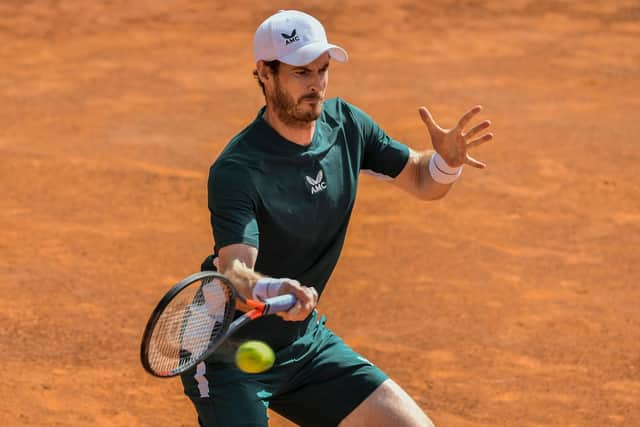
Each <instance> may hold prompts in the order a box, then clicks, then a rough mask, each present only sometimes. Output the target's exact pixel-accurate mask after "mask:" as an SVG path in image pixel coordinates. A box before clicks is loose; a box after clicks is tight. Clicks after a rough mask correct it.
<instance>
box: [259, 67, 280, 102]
mask: <svg viewBox="0 0 640 427" xmlns="http://www.w3.org/2000/svg"><path fill="white" fill-rule="evenodd" d="M264 65H266V66H267V67H269V69H270V70H271V72H272V73H273V74H278V70H280V61H278V60H277V59H275V60H273V61H264ZM253 77H254V78H255V79H256V80H257V81H258V84H259V85H260V88H261V89H262V94H263V95H266V93H265V91H264V83H262V82H261V81H260V77H258V70H257V69H255V70H253Z"/></svg>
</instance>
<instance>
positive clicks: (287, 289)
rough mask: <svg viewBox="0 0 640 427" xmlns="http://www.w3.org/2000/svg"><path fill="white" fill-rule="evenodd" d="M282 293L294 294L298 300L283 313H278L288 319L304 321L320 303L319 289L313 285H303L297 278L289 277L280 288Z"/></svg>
mask: <svg viewBox="0 0 640 427" xmlns="http://www.w3.org/2000/svg"><path fill="white" fill-rule="evenodd" d="M279 294H280V295H284V294H293V295H295V297H296V298H297V299H298V302H296V304H295V305H294V306H293V307H291V308H290V309H289V311H285V312H282V313H278V316H280V317H281V318H282V319H284V320H287V321H298V322H299V321H302V320H304V319H306V318H307V317H308V316H309V315H310V314H311V312H312V311H313V310H314V309H315V308H316V305H317V304H318V291H316V289H315V288H314V287H312V286H303V285H301V284H300V282H298V281H297V280H293V279H287V281H286V282H284V283H283V284H282V287H281V288H280V292H279Z"/></svg>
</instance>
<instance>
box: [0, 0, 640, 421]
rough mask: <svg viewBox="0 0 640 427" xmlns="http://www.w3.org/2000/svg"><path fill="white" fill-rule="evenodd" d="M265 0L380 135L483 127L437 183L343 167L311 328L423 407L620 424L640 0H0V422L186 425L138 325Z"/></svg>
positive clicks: (225, 131) (631, 395) (247, 99)
mask: <svg viewBox="0 0 640 427" xmlns="http://www.w3.org/2000/svg"><path fill="white" fill-rule="evenodd" d="M280 8H300V9H303V10H305V11H306V12H308V13H311V14H313V15H315V16H317V17H318V18H319V19H320V20H321V21H323V23H324V24H325V27H326V28H327V32H328V34H329V40H330V41H334V42H335V43H338V44H340V45H341V46H343V47H345V48H346V49H347V50H348V51H349V54H350V57H351V59H350V62H349V63H347V64H344V65H343V64H333V65H332V68H331V81H330V86H329V93H328V95H329V96H340V97H342V98H345V99H346V100H348V101H350V102H352V103H354V104H355V105H357V106H359V107H360V108H362V109H364V110H365V111H367V112H368V113H369V114H370V115H371V116H372V117H373V118H374V119H375V120H376V121H377V122H378V123H379V124H380V125H381V126H382V127H383V128H384V129H385V130H386V131H387V132H388V133H389V134H391V135H392V136H394V137H395V138H396V139H398V140H400V141H403V142H406V143H408V144H409V145H411V146H412V147H414V148H416V149H420V150H422V149H428V148H430V147H431V145H430V142H429V139H428V134H427V132H426V129H425V127H424V125H423V124H422V122H421V121H420V118H419V116H418V113H417V109H418V107H419V106H420V105H426V106H428V107H429V108H430V110H431V111H432V113H433V114H434V117H435V119H436V121H438V122H439V123H440V124H442V125H443V126H453V125H454V124H455V122H456V120H457V119H458V118H459V117H460V116H461V115H462V114H463V113H464V112H465V111H466V110H467V109H468V108H469V107H471V106H472V105H474V104H478V103H480V104H482V105H484V112H483V113H482V114H481V115H480V116H479V118H478V120H482V119H485V118H489V119H491V120H492V122H493V125H492V131H493V132H494V133H495V140H494V141H493V142H491V143H488V144H486V145H484V146H482V147H480V148H478V149H477V150H475V151H474V153H473V155H474V156H475V157H477V158H478V159H480V160H482V161H485V162H486V163H487V164H488V168H487V169H486V170H484V171H480V170H474V169H472V168H466V169H465V171H464V173H463V177H462V179H461V180H460V182H458V183H457V184H456V185H455V187H454V188H453V190H452V191H451V192H450V193H449V195H448V196H447V197H446V198H445V199H443V200H441V201H438V202H420V201H417V200H415V199H413V198H411V197H410V196H408V195H405V194H402V193H400V192H398V191H397V190H396V189H395V188H394V187H392V186H391V185H389V184H387V183H383V182H380V181H377V180H376V179H374V178H371V177H362V179H361V186H360V192H359V194H358V200H357V205H356V209H355V211H354V215H353V219H352V223H351V227H350V230H349V234H348V237H347V242H346V245H345V249H344V251H343V256H342V258H341V261H340V263H339V264H338V267H337V269H336V271H335V273H334V275H333V277H332V280H331V282H330V283H329V285H328V287H327V291H326V293H325V294H323V297H322V299H321V302H320V311H321V312H322V313H324V314H326V315H327V316H328V318H329V323H328V325H329V326H330V327H331V328H332V329H334V330H335V331H336V332H338V333H339V334H341V335H342V336H343V338H344V339H345V340H346V341H347V342H348V343H350V344H351V345H352V346H353V347H355V349H357V350H358V351H359V352H361V353H362V354H364V355H365V356H366V357H367V358H369V359H370V360H372V361H373V362H375V363H376V364H378V365H379V366H380V367H382V368H383V369H384V370H385V371H386V372H387V373H389V375H390V376H391V377H392V378H394V379H395V380H396V381H397V382H398V383H400V384H401V385H402V386H403V387H404V388H405V389H406V390H407V391H408V392H409V393H410V394H411V395H412V396H414V398H415V399H416V400H417V402H418V403H419V404H420V406H421V407H422V408H423V409H424V410H425V411H426V412H427V413H428V414H429V415H430V416H431V418H432V419H433V420H434V422H435V423H436V424H437V425H438V426H457V427H481V426H482V427H493V426H512V427H538V426H557V427H569V426H638V425H640V289H639V286H638V279H639V278H640V267H639V264H640V263H639V255H638V253H639V250H638V248H639V247H640V180H639V179H638V176H637V171H638V168H639V165H640V152H639V150H638V148H637V147H638V142H637V139H638V135H640V114H639V113H638V111H640V43H638V40H639V39H640V6H639V5H638V2H637V1H615V2H607V1H580V2H578V1H574V2H569V1H558V2H551V1H533V0H531V1H519V0H511V1H506V2H498V1H495V2H493V1H481V0H467V1H460V2H456V1H451V0H432V1H428V2H422V1H417V0H407V1H401V2H396V3H393V4H391V2H386V1H371V0H369V1H360V0H358V1H349V2H346V3H343V2H341V1H333V0H328V1H310V2H305V4H304V7H303V6H300V4H299V3H295V2H291V1H283V2H279V3H278V4H276V3H275V2H273V3H272V2H268V1H262V2H250V1H244V0H236V1H233V2H231V1H221V0H215V1H213V0H212V1H195V0H194V1H186V0H175V1H163V2H154V1H137V2H125V1H122V0H116V1H109V2H102V1H81V0H75V1H71V0H69V1H44V0H42V1H3V2H2V3H1V4H0V59H1V60H0V156H1V160H0V182H1V184H0V187H1V189H2V190H1V193H2V198H1V199H0V280H1V289H2V294H1V295H2V296H1V297H0V352H1V354H2V364H3V370H4V372H5V373H4V374H3V377H4V378H3V385H2V387H0V402H2V403H1V404H0V425H2V426H8V427H12V426H89V425H91V426H123V427H124V426H127V427H134V426H140V427H142V426H154V427H155V426H194V425H197V422H196V415H195V411H194V410H193V408H192V406H191V404H190V402H188V400H187V399H186V398H185V397H184V396H183V395H182V386H181V384H180V381H179V380H177V379H175V380H159V379H155V378H152V377H150V376H149V375H147V374H146V373H145V372H144V371H143V369H142V368H141V366H140V363H139V359H138V357H139V356H138V351H139V341H140V337H141V334H142V330H143V328H144V323H145V322H146V319H147V317H148V315H149V313H150V311H151V310H152V308H153V306H154V305H155V304H156V302H157V300H158V299H159V297H160V296H161V295H162V293H163V292H164V291H165V290H166V289H167V288H168V287H169V286H170V285H172V284H173V283H175V281H177V280H179V279H180V278H182V277H183V276H186V275H187V274H189V273H192V272H194V271H196V270H197V269H198V268H199V264H200V261H201V259H202V257H203V256H205V255H206V254H208V253H210V251H211V248H212V245H213V241H212V236H211V231H210V226H209V213H208V210H207V206H206V179H207V173H208V168H209V165H210V164H211V162H212V161H213V160H214V159H215V158H216V156H217V154H218V153H219V152H220V150H221V149H222V148H223V146H224V145H225V143H226V142H227V141H228V140H229V139H230V138H231V137H232V136H233V135H234V134H235V133H236V132H238V131H239V130H240V129H242V128H243V127H244V126H245V125H246V124H248V123H249V122H250V121H251V120H253V118H254V116H255V114H256V112H257V110H258V108H259V107H260V106H262V103H263V99H262V94H261V92H260V89H259V88H258V86H257V84H256V82H255V81H254V80H253V78H252V76H251V71H252V70H253V63H252V61H253V59H252V50H251V42H252V38H253V32H254V31H255V28H256V27H257V26H258V24H259V23H260V22H261V21H262V20H263V19H264V18H266V17H267V16H269V15H270V14H271V13H273V12H274V11H275V10H277V9H280ZM369 313H372V314H373V315H370V314H369ZM272 420H273V422H272V425H273V426H290V425H291V424H290V423H288V421H286V420H284V419H282V418H280V417H278V416H276V415H274V416H273V418H272Z"/></svg>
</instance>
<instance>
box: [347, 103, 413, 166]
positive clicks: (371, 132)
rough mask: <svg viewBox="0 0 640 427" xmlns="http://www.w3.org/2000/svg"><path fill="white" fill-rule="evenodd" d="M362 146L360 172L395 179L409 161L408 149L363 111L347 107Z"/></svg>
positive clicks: (351, 106)
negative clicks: (368, 172) (357, 130)
mask: <svg viewBox="0 0 640 427" xmlns="http://www.w3.org/2000/svg"><path fill="white" fill-rule="evenodd" d="M349 111H350V113H351V116H352V117H353V120H354V122H355V123H356V125H357V126H358V128H359V131H360V136H361V138H362V142H363V144H364V147H363V156H362V163H361V170H363V171H370V172H374V173H375V174H381V175H385V176H388V177H391V178H395V177H396V176H398V174H400V172H402V170H403V169H404V167H405V165H406V164H407V161H408V160H409V147H407V146H406V145H405V144H402V143H401V142H398V141H396V140H395V139H393V138H391V137H390V136H389V135H387V134H386V133H385V131H384V130H382V128H380V126H378V124H377V123H376V122H375V121H374V120H373V119H372V118H371V117H370V116H369V115H368V114H367V113H365V112H364V111H362V110H360V109H359V108H357V107H355V106H353V105H349Z"/></svg>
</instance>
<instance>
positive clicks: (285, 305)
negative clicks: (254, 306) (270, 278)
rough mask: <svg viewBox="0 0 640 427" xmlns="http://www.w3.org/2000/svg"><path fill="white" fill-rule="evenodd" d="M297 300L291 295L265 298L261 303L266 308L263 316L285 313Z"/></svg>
mask: <svg viewBox="0 0 640 427" xmlns="http://www.w3.org/2000/svg"><path fill="white" fill-rule="evenodd" d="M297 301H298V300H297V299H296V297H295V296H293V295H291V294H286V295H278V296H277V297H273V298H267V299H266V300H264V301H263V302H264V303H265V305H266V306H267V308H266V309H265V311H264V314H273V313H279V312H281V311H287V310H289V309H290V308H291V307H293V306H294V305H295V303H296V302H297Z"/></svg>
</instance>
